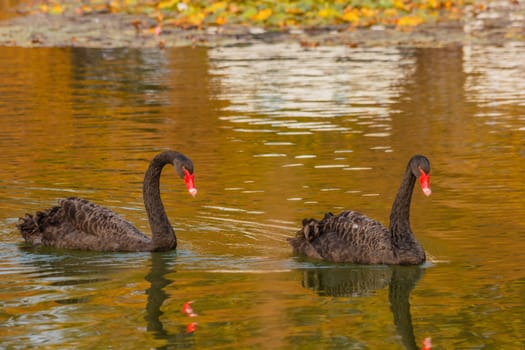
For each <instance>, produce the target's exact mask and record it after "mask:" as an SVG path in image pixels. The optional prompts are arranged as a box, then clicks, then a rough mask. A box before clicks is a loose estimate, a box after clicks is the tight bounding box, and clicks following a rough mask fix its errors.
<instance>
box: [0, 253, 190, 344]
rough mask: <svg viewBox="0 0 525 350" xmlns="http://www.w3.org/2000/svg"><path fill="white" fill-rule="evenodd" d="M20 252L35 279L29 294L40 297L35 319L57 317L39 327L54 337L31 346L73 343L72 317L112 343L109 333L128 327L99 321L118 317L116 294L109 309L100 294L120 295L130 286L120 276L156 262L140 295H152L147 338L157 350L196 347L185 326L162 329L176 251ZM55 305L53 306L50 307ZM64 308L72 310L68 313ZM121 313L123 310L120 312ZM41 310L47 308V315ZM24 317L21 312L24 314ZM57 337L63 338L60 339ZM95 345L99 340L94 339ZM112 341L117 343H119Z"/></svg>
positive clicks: (46, 336)
mask: <svg viewBox="0 0 525 350" xmlns="http://www.w3.org/2000/svg"><path fill="white" fill-rule="evenodd" d="M20 251H21V252H23V254H24V257H23V259H22V261H23V263H22V264H23V265H24V266H25V268H26V269H27V271H28V272H27V274H28V276H31V280H32V282H31V283H30V284H29V285H26V286H25V288H26V290H27V291H28V294H34V296H32V297H31V298H30V299H31V301H32V302H33V303H34V304H35V305H33V307H34V308H35V310H37V311H36V313H35V315H34V317H35V319H36V318H37V317H38V314H40V313H42V314H47V313H53V314H54V315H55V316H57V317H55V318H53V320H51V321H50V320H49V319H48V318H44V319H42V320H39V321H36V322H37V323H38V324H39V325H40V327H41V328H42V327H47V329H48V330H50V331H51V330H52V331H51V332H40V333H39V334H38V336H35V337H37V338H38V339H36V338H35V339H33V336H30V337H31V338H30V341H31V342H32V343H33V345H38V344H40V343H42V344H47V345H49V344H54V342H57V341H64V339H67V338H68V336H69V333H68V332H69V328H68V327H69V326H64V325H66V324H68V325H70V324H75V325H76V324H78V319H75V321H74V322H73V321H72V317H76V316H74V315H80V314H81V315H84V316H85V317H86V319H84V321H86V322H87V324H94V325H95V327H96V328H99V327H100V326H102V327H104V328H106V330H105V331H104V332H103V334H99V333H98V331H97V334H98V336H99V337H100V338H101V339H102V338H106V337H107V334H108V333H110V332H111V329H109V327H113V326H117V327H120V328H122V327H126V326H125V325H123V324H120V325H119V324H118V322H117V324H115V323H114V322H113V321H111V322H110V323H109V324H108V323H105V320H100V319H98V318H97V315H98V314H99V313H102V314H108V313H110V312H112V310H111V307H112V304H113V303H111V302H110V300H111V298H113V297H112V296H111V294H110V293H108V294H107V296H104V298H105V299H107V300H108V301H106V302H109V304H106V303H101V300H99V299H100V298H101V296H100V293H102V294H104V289H105V290H108V291H109V289H111V290H115V289H118V288H120V286H122V285H123V284H125V282H122V281H121V280H120V279H119V277H118V276H120V275H121V274H122V273H124V274H125V273H126V271H129V270H130V268H131V269H135V268H139V267H140V266H145V265H148V260H150V269H149V271H148V272H147V274H146V275H145V276H144V278H145V280H146V281H148V282H149V285H148V287H147V288H146V289H143V290H142V291H140V290H138V291H137V292H139V293H140V292H142V293H145V294H146V295H147V302H146V306H145V310H144V311H143V314H144V321H145V327H146V330H147V332H148V333H150V334H152V335H153V337H154V338H155V339H157V340H159V341H160V343H162V344H163V345H160V346H157V347H156V348H157V349H168V348H173V347H174V346H175V347H183V348H192V347H194V338H193V337H192V335H191V334H188V333H187V328H186V325H185V324H181V325H179V326H177V327H175V328H173V327H170V329H166V328H165V327H164V325H163V323H162V315H163V312H162V311H161V307H162V305H163V303H164V302H165V301H166V299H168V298H169V295H168V293H167V292H166V288H167V287H168V286H169V285H170V284H172V283H173V282H174V280H172V279H170V278H168V277H167V276H168V275H169V274H173V273H175V272H176V268H175V261H176V258H177V254H176V252H175V251H170V252H158V253H146V254H145V253H129V254H114V253H100V252H84V251H65V250H57V249H55V248H49V247H38V248H35V247H31V246H26V245H21V246H20ZM101 288H102V289H101ZM117 295H118V293H117ZM51 301H52V303H50V302H51ZM25 303H26V302H22V306H21V308H22V309H24V306H25ZM181 304H182V303H181ZM64 306H66V307H67V309H64V308H63V307H64ZM115 307H117V308H119V306H115ZM41 308H44V310H42V309H41ZM50 308H51V309H50ZM23 311H24V310H21V312H23ZM24 312H25V311H24ZM115 312H117V311H115ZM130 312H135V310H134V309H130ZM62 313H63V314H62ZM59 314H60V317H59ZM90 317H91V319H90ZM115 321H116V320H115ZM185 321H187V320H185ZM48 322H50V323H48ZM73 327H76V326H73ZM83 329H84V331H85V332H86V333H85V334H86V336H88V335H89V334H90V332H91V330H90V327H87V328H86V327H83ZM57 333H61V334H62V335H61V336H60V337H57V336H56V334H57ZM75 334H76V336H77V335H78V333H76V332H75ZM121 340H122V339H121ZM121 340H118V339H114V341H115V344H118V343H119V342H120V341H121ZM2 341H3V345H6V346H7V347H9V344H10V343H11V342H19V341H20V338H19V337H15V338H13V339H10V338H6V339H3V340H2ZM4 341H5V343H4ZM90 341H96V340H94V339H93V338H91V339H90ZM108 341H109V342H111V341H113V340H108ZM13 344H14V343H13Z"/></svg>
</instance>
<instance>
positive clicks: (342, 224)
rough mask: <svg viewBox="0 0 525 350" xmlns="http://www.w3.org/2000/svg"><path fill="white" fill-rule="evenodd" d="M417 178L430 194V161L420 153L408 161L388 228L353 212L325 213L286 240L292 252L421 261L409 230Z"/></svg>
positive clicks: (349, 258)
mask: <svg viewBox="0 0 525 350" xmlns="http://www.w3.org/2000/svg"><path fill="white" fill-rule="evenodd" d="M418 178H419V183H420V185H421V189H422V190H423V193H424V194H425V195H426V196H430V194H431V193H432V191H431V190H430V162H429V161H428V159H427V158H426V157H425V156H422V155H416V156H413V157H412V158H411V159H410V161H409V162H408V165H407V168H406V171H405V175H404V176H403V180H402V181H401V186H400V187H399V190H398V191H397V195H396V198H395V199H394V204H393V205H392V211H391V212H390V229H388V230H387V229H386V228H385V227H384V226H383V225H382V224H381V223H379V222H377V221H375V220H373V219H370V218H368V217H366V216H364V215H363V214H360V213H358V212H355V211H344V212H342V213H341V214H339V215H333V214H332V213H328V214H326V215H325V217H324V218H323V219H322V220H321V221H318V220H315V219H304V220H303V228H302V229H301V230H299V231H298V232H297V234H296V236H295V237H294V238H291V239H289V242H290V244H291V245H292V247H293V251H294V254H298V255H304V256H307V257H310V258H314V259H320V260H326V261H332V262H350V263H356V264H388V265H417V264H421V263H423V262H424V261H425V251H424V250H423V247H421V245H420V244H419V242H418V241H417V240H416V238H415V237H414V234H413V233H412V230H411V229H410V200H411V198H412V192H413V190H414V184H415V182H416V179H418Z"/></svg>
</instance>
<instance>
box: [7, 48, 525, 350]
mask: <svg viewBox="0 0 525 350" xmlns="http://www.w3.org/2000/svg"><path fill="white" fill-rule="evenodd" d="M0 67H2V69H1V70H0V149H1V150H2V151H1V153H0V163H1V164H2V166H1V167H0V191H1V192H0V198H1V201H0V208H1V211H0V274H1V278H0V295H1V297H0V339H1V345H0V347H1V348H3V349H27V348H32V347H37V348H39V349H107V348H113V349H153V348H158V349H178V348H185V349H188V348H195V349H379V348H381V349H383V348H386V349H416V348H420V347H421V342H422V340H423V339H425V338H426V337H431V338H432V342H433V348H434V349H503V348H504V349H523V348H524V347H525V335H524V331H523V330H524V329H525V297H524V296H525V268H524V266H525V255H524V254H523V252H524V251H525V220H524V217H525V200H524V198H525V183H524V181H523V174H524V173H525V94H524V91H525V80H524V79H523V78H524V77H525V46H523V45H521V46H519V45H507V46H503V47H490V48H488V47H486V48H478V47H455V48H445V49H396V48H390V49H381V48H377V49H360V48H358V49H350V48H335V47H334V48H324V47H322V48H318V49H315V50H311V51H307V50H303V49H301V48H299V47H298V46H296V45H284V44H279V45H272V46H266V45H255V46H251V47H231V48H221V49H204V48H196V49H191V48H182V49H174V50H165V51H160V50H151V51H140V50H126V49H118V50H115V49H113V50H95V49H89V50H88V49H69V48H67V49H18V48H0ZM167 148H170V149H175V150H179V151H181V152H184V153H185V154H187V155H188V156H190V157H191V158H192V159H193V161H194V163H195V169H196V185H197V188H198V189H199V193H198V195H197V197H196V198H195V199H193V198H191V196H189V195H188V194H187V193H186V191H185V189H184V185H183V183H182V182H181V181H180V180H179V178H178V177H177V176H175V172H174V171H172V170H171V169H166V170H165V172H164V174H163V176H162V192H163V199H164V202H165V205H166V208H167V211H168V214H169V216H170V218H171V220H172V224H173V225H174V228H175V230H176V232H177V235H178V237H179V249H178V250H177V252H167V253H162V254H161V253H155V254H151V253H96V252H91V253H87V252H73V251H63V250H55V249H34V248H30V247H26V246H24V245H23V244H22V239H21V237H20V236H19V234H18V232H17V230H16V228H15V224H16V222H17V218H18V217H19V216H21V215H23V214H24V213H25V212H33V211H35V210H38V209H41V208H45V207H48V206H50V205H53V204H54V203H56V200H57V199H58V198H63V197H67V196H72V195H75V196H81V197H85V198H88V199H90V200H93V201H95V202H97V203H100V204H103V205H106V206H108V207H110V208H112V209H113V210H114V211H116V212H117V213H119V214H121V215H122V216H124V217H125V218H126V219H128V220H129V221H130V222H132V223H133V224H135V225H136V226H138V227H139V228H141V229H142V230H144V231H145V232H149V228H148V225H147V220H146V214H145V212H144V209H143V205H142V193H141V181H142V176H143V173H144V170H145V168H146V166H147V164H148V161H149V159H151V158H152V157H153V156H154V155H155V154H156V153H157V152H159V151H160V150H163V149H167ZM415 153H422V154H425V155H427V156H428V157H429V158H430V160H431V163H432V178H431V185H432V190H433V194H432V196H431V197H429V198H426V197H424V196H423V195H422V193H421V191H419V190H416V191H415V192H414V198H413V201H412V215H411V220H412V227H413V229H414V231H415V233H416V236H417V238H418V239H419V240H420V242H421V243H422V245H423V246H424V247H425V250H426V251H427V254H428V255H429V256H431V261H429V262H427V263H425V264H424V265H423V266H421V267H386V266H355V265H344V264H343V265H336V264H328V263H321V262H315V261H307V260H304V259H300V258H296V257H293V256H292V255H291V250H290V248H289V247H288V244H287V242H286V238H287V237H290V236H292V235H293V234H294V232H295V231H296V230H297V229H298V228H299V225H300V222H301V220H302V218H304V217H321V216H322V215H323V213H325V212H328V211H332V212H339V211H341V210H343V209H344V208H347V209H356V210H359V211H362V212H364V213H366V214H368V215H369V216H371V217H373V218H376V219H378V220H380V221H383V222H384V223H387V221H388V217H389V211H390V206H391V203H392V200H393V198H394V195H395V192H396V190H397V188H398V185H399V182H400V180H401V175H402V172H403V170H404V168H405V165H406V162H407V161H408V158H409V157H410V156H411V155H412V154H415ZM188 301H193V304H192V305H193V309H194V312H195V313H196V314H197V316H194V317H189V316H188V315H186V314H184V313H183V312H182V311H181V309H182V307H183V304H184V303H185V302H188ZM192 328H193V331H192Z"/></svg>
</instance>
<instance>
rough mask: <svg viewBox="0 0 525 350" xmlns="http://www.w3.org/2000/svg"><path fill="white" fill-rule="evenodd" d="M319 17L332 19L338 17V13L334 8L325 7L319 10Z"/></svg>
mask: <svg viewBox="0 0 525 350" xmlns="http://www.w3.org/2000/svg"><path fill="white" fill-rule="evenodd" d="M318 15H319V17H321V18H332V17H337V15H338V13H337V11H336V10H334V9H333V8H330V7H325V8H322V9H320V10H319V13H318Z"/></svg>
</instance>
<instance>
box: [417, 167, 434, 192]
mask: <svg viewBox="0 0 525 350" xmlns="http://www.w3.org/2000/svg"><path fill="white" fill-rule="evenodd" d="M419 173H420V176H419V184H420V185H421V189H422V190H423V193H424V194H425V196H427V197H428V196H430V195H431V194H432V190H431V189H430V174H427V173H425V172H424V171H423V170H422V169H419Z"/></svg>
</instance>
